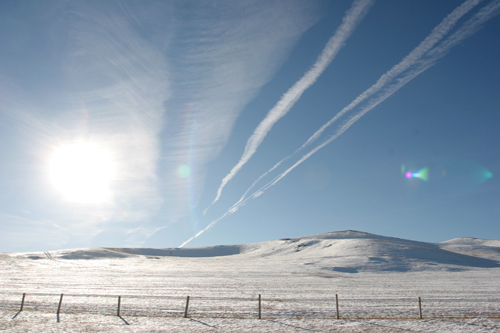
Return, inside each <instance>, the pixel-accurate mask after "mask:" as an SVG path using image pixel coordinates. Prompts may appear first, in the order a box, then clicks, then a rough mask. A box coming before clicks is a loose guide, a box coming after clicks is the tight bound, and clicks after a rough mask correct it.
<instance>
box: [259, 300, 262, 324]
mask: <svg viewBox="0 0 500 333" xmlns="http://www.w3.org/2000/svg"><path fill="white" fill-rule="evenodd" d="M259 319H262V297H261V296H260V294H259Z"/></svg>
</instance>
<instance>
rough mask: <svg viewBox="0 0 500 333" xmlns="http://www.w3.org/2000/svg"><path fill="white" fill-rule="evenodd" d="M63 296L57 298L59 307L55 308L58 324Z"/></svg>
mask: <svg viewBox="0 0 500 333" xmlns="http://www.w3.org/2000/svg"><path fill="white" fill-rule="evenodd" d="M63 295H64V294H61V298H59V306H58V307H57V322H59V313H60V312H61V304H62V299H63Z"/></svg>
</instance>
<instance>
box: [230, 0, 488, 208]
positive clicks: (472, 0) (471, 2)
mask: <svg viewBox="0 0 500 333" xmlns="http://www.w3.org/2000/svg"><path fill="white" fill-rule="evenodd" d="M481 1H483V0H468V1H465V2H464V3H463V4H462V5H460V6H458V7H457V8H456V9H455V10H453V12H451V13H450V14H449V15H448V16H446V17H445V18H444V19H443V21H441V23H440V24H438V25H437V26H436V27H435V28H434V29H433V30H432V32H431V33H430V34H429V35H428V36H427V37H426V38H425V39H424V40H423V41H422V42H421V43H420V44H419V45H418V46H417V47H416V48H415V49H413V51H411V52H410V53H409V54H408V55H407V56H406V57H404V58H403V60H401V61H400V62H399V63H398V64H397V65H395V66H394V67H392V68H391V69H390V70H389V71H388V72H387V73H385V74H384V75H382V76H381V77H380V78H379V79H378V80H377V82H376V83H375V84H373V85H372V86H371V87H370V88H368V89H367V90H365V91H364V92H363V93H361V94H360V95H359V96H358V97H356V98H355V99H354V100H353V101H352V102H351V103H350V104H349V105H348V106H346V107H345V108H343V109H342V110H341V111H340V112H339V113H337V114H336V115H335V116H334V117H333V118H332V119H330V120H329V121H328V122H327V123H325V124H324V125H323V126H321V127H320V128H319V129H318V130H317V131H316V132H315V133H314V134H313V135H312V136H311V137H310V138H309V139H308V140H307V141H306V142H305V143H304V144H303V145H302V146H301V147H299V148H298V149H297V150H296V151H294V152H293V153H292V154H290V155H288V156H287V157H285V158H283V159H282V160H281V161H279V162H278V163H276V164H275V165H274V166H273V167H272V168H271V169H269V170H268V171H266V172H265V173H263V174H262V175H261V176H260V177H259V178H258V179H257V180H255V181H254V182H253V184H252V185H251V186H250V187H249V188H248V190H246V191H245V193H244V194H243V195H242V196H241V198H240V200H239V201H238V202H236V203H235V204H234V205H233V207H234V206H237V205H238V204H239V203H240V202H242V201H243V200H244V199H245V197H246V195H247V194H248V193H249V192H250V190H251V189H252V188H253V187H254V186H255V185H256V184H257V183H258V182H259V181H260V180H261V179H262V178H264V177H265V176H267V175H268V174H269V173H270V172H272V171H273V170H275V169H276V168H277V167H278V166H279V165H281V164H282V163H283V162H284V161H285V160H287V159H289V158H290V157H292V156H293V155H295V154H297V153H298V152H299V151H301V150H302V149H304V148H305V147H307V146H308V145H310V144H311V143H312V142H314V141H315V140H317V139H318V138H319V137H320V136H321V134H322V133H323V132H324V131H325V130H326V129H327V128H328V127H329V126H331V125H332V124H333V123H334V122H336V121H337V120H338V119H339V118H340V117H342V116H343V115H344V114H346V113H347V112H349V111H351V110H352V109H354V108H355V107H356V106H358V105H359V104H360V103H362V102H364V101H365V100H367V99H368V98H370V97H371V96H373V95H374V94H376V93H378V92H379V91H380V90H381V89H382V88H384V87H386V86H387V84H389V83H390V82H392V81H393V80H394V79H395V78H396V77H397V76H399V75H401V74H402V73H403V72H404V71H406V70H408V69H409V68H410V67H411V66H414V65H415V64H416V63H417V62H418V61H420V60H421V58H422V57H423V56H424V55H425V54H426V53H427V52H428V51H429V50H430V49H432V48H433V47H434V46H435V45H436V44H437V43H438V42H439V41H440V40H442V39H443V37H444V36H445V35H446V34H447V33H449V32H450V30H451V29H452V28H453V27H454V26H455V24H456V23H457V21H458V20H459V19H460V18H462V17H463V16H464V15H465V14H467V13H468V12H469V11H470V10H471V9H473V8H474V7H475V6H477V5H478V4H479V3H480V2H481ZM394 92H395V91H393V92H392V93H394ZM392 93H391V94H392ZM384 96H385V95H384ZM387 97H388V96H387ZM387 97H385V98H387ZM379 98H382V96H380V97H379ZM385 98H384V99H385Z"/></svg>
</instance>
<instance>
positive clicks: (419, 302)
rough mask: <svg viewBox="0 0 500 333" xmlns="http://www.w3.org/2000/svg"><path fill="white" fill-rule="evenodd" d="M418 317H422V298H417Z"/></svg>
mask: <svg viewBox="0 0 500 333" xmlns="http://www.w3.org/2000/svg"><path fill="white" fill-rule="evenodd" d="M418 319H422V300H421V299H420V297H419V298H418Z"/></svg>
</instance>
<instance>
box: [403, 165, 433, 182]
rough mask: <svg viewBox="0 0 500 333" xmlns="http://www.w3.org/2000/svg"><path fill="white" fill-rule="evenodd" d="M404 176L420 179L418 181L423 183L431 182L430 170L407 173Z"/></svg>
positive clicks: (424, 169)
mask: <svg viewBox="0 0 500 333" xmlns="http://www.w3.org/2000/svg"><path fill="white" fill-rule="evenodd" d="M402 170H403V168H402ZM404 175H405V177H406V178H418V179H422V180H423V181H428V180H429V168H423V169H421V170H419V171H417V172H410V171H407V172H406V173H405V174H404Z"/></svg>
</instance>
